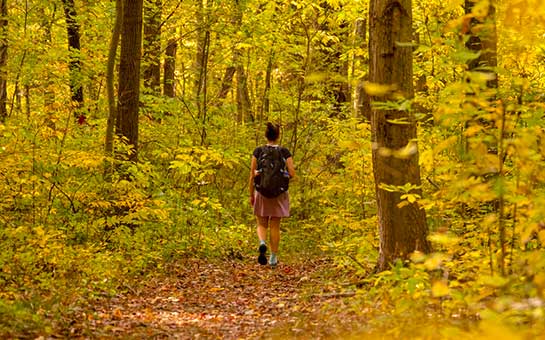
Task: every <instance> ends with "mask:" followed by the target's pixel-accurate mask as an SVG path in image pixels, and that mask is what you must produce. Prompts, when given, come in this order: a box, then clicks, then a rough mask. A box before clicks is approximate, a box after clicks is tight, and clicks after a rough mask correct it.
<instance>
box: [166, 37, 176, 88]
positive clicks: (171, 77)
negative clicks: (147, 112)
mask: <svg viewBox="0 0 545 340" xmlns="http://www.w3.org/2000/svg"><path fill="white" fill-rule="evenodd" d="M177 44H178V43H177V41H176V39H170V40H169V41H168V44H167V49H166V51H165V64H164V68H163V73H164V74H163V94H164V95H165V96H167V97H170V98H174V97H175V96H176V88H175V86H174V85H175V84H176V79H175V71H176V49H177Z"/></svg>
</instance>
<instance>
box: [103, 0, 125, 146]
mask: <svg viewBox="0 0 545 340" xmlns="http://www.w3.org/2000/svg"><path fill="white" fill-rule="evenodd" d="M115 13H116V14H115V23H114V28H113V31H112V38H111V40H110V49H109V51H108V65H107V67H106V92H107V95H108V110H109V114H108V122H107V126H106V142H105V145H104V151H105V153H106V155H107V156H110V155H112V152H113V145H114V126H115V124H116V121H117V107H116V105H115V89H114V69H115V58H116V54H117V45H119V36H120V34H121V23H122V21H123V0H116V1H115Z"/></svg>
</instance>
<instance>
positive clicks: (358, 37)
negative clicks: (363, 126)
mask: <svg viewBox="0 0 545 340" xmlns="http://www.w3.org/2000/svg"><path fill="white" fill-rule="evenodd" d="M355 26H356V27H355V30H354V47H355V48H364V46H366V44H367V20H365V19H358V20H357V21H356V24H355ZM354 61H355V62H359V66H360V67H361V66H362V65H363V64H368V62H369V60H367V59H366V58H364V57H363V56H356V57H354ZM367 80H369V74H366V75H365V76H364V77H363V78H362V79H358V82H357V85H356V88H355V89H354V100H353V105H354V111H355V112H356V117H365V119H367V120H368V121H371V101H370V98H369V95H367V92H365V90H364V88H363V84H364V82H365V81H367Z"/></svg>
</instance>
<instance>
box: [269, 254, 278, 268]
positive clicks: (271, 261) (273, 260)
mask: <svg viewBox="0 0 545 340" xmlns="http://www.w3.org/2000/svg"><path fill="white" fill-rule="evenodd" d="M269 264H270V265H271V268H273V269H274V268H276V265H277V264H278V258H277V257H276V255H273V254H271V257H270V258H269Z"/></svg>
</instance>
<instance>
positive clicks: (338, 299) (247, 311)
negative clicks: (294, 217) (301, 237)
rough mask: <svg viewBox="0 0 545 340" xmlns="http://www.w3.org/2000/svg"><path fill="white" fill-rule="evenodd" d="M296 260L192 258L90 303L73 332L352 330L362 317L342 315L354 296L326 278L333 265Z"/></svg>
mask: <svg viewBox="0 0 545 340" xmlns="http://www.w3.org/2000/svg"><path fill="white" fill-rule="evenodd" d="M293 261H295V262H287V263H280V264H279V265H278V267H277V268H275V269H271V268H270V267H269V266H260V265H259V264H257V263H256V261H255V259H252V260H250V259H244V260H243V261H232V262H206V261H204V260H186V261H184V263H182V265H180V266H177V267H176V268H175V269H173V270H171V273H172V274H171V275H169V276H167V277H162V278H154V279H152V280H150V281H149V282H146V283H145V284H144V285H143V288H141V289H140V290H138V291H133V292H131V293H126V294H120V295H117V296H115V297H113V298H109V299H108V300H105V301H100V302H99V303H97V304H95V305H94V306H91V309H92V310H88V311H86V317H85V318H83V320H82V321H80V322H82V323H81V324H79V325H78V324H73V325H72V327H73V328H72V330H71V333H72V334H73V335H76V334H78V335H81V336H84V337H87V336H91V337H93V338H94V337H99V338H103V337H108V338H109V337H118V338H125V337H131V338H152V337H154V338H169V339H196V338H205V339H216V338H219V339H254V338H286V337H289V338H298V337H301V338H308V337H309V336H311V337H312V338H314V339H316V338H329V337H336V336H339V335H340V334H342V333H345V332H350V328H351V327H350V326H354V325H355V324H357V322H351V321H354V320H351V319H353V318H357V316H356V315H355V314H354V313H352V312H350V311H347V308H344V310H343V305H344V302H343V298H342V297H345V296H347V295H348V296H350V295H351V294H352V293H351V292H344V293H341V294H339V293H338V292H339V290H338V289H339V288H338V287H336V286H334V285H333V284H332V283H329V282H328V281H327V280H326V279H324V276H323V274H324V272H327V271H328V270H329V271H330V270H331V268H330V266H331V264H330V263H329V262H328V261H327V260H324V259H319V258H309V259H294V260H293ZM325 315H327V318H328V319H327V321H324V320H323V319H324V316H325ZM78 323H79V322H78Z"/></svg>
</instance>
